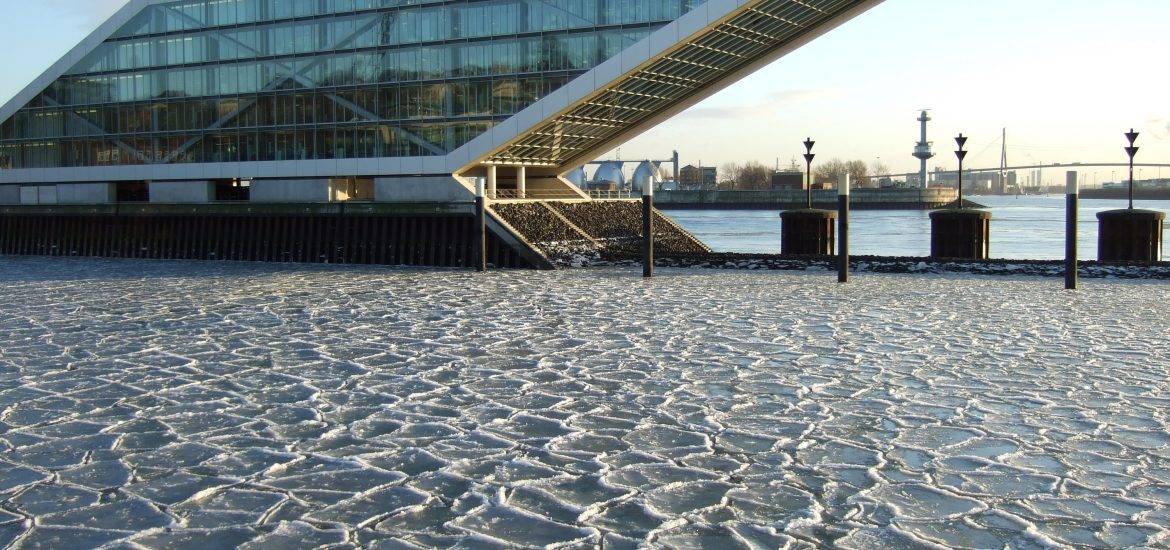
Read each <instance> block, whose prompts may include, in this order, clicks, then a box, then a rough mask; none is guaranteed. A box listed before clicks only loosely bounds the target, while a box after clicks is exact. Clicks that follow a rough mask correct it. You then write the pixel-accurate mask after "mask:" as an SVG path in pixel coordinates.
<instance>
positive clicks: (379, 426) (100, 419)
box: [0, 258, 1170, 548]
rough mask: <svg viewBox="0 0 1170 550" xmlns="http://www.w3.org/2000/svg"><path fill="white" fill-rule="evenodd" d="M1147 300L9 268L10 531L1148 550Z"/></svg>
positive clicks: (932, 287) (4, 519) (683, 276)
mask: <svg viewBox="0 0 1170 550" xmlns="http://www.w3.org/2000/svg"><path fill="white" fill-rule="evenodd" d="M1168 301H1170V286H1168V285H1165V284H1164V283H1150V282H1093V283H1091V284H1088V285H1086V288H1085V289H1084V290H1083V291H1081V292H1078V293H1075V294H1070V293H1066V292H1063V291H1061V290H1060V289H1059V283H1054V282H1053V281H1051V280H1042V279H1023V278H1014V279H1013V278H1008V279H1003V278H970V277H964V276H882V275H869V276H865V277H859V278H857V280H856V282H855V283H853V284H851V285H849V286H848V287H839V286H837V285H835V283H834V282H833V278H832V276H831V275H828V274H825V273H779V272H773V273H756V272H751V273H748V272H716V273H712V272H707V271H698V270H696V271H686V270H663V271H662V272H661V274H660V277H659V278H657V279H655V280H653V281H650V282H645V281H642V280H641V278H640V277H639V276H638V274H637V273H634V272H633V271H632V270H628V269H627V270H623V269H614V268H610V269H593V270H575V271H561V272H555V273H536V272H496V273H490V274H488V275H486V276H476V275H474V274H470V273H466V272H458V271H438V270H434V271H422V270H401V269H384V268H369V267H328V266H295V267H291V266H282V265H271V264H269V265H265V264H228V263H188V262H135V261H116V260H72V259H47V258H2V259H0V335H3V336H2V338H3V339H2V340H0V346H2V349H0V411H2V412H0V544H8V543H12V542H15V543H16V544H17V545H18V546H24V547H66V546H72V547H92V546H101V545H108V546H118V545H122V543H132V544H136V545H140V546H143V547H166V548H183V547H186V548H204V547H208V546H213V547H220V546H232V545H242V546H244V547H248V548H260V547H268V548H276V547H306V546H317V545H361V546H379V545H383V546H384V547H387V548H402V547H407V548H413V547H451V546H455V545H461V546H463V547H478V548H491V547H497V546H505V545H509V544H510V545H514V546H562V547H582V546H595V545H600V544H602V543H603V542H604V544H605V547H607V548H622V547H631V546H635V545H637V544H640V543H646V544H649V545H650V546H664V547H678V548H688V547H714V548H733V547H750V546H755V547H766V548H775V547H784V546H789V547H801V546H814V545H825V544H831V543H835V544H837V545H840V546H845V547H861V548H865V547H871V548H876V547H889V546H899V547H906V546H918V545H929V544H931V543H933V544H940V545H946V546H968V547H1004V546H1010V547H1018V548H1028V547H1045V546H1052V545H1057V546H1065V545H1068V546H1119V547H1120V546H1135V545H1149V546H1159V545H1166V544H1167V541H1168V539H1167V535H1168V528H1167V525H1170V431H1168V429H1167V423H1168V422H1170V382H1168V381H1167V380H1168V374H1170V345H1168V344H1170V334H1168V333H1167V330H1168V329H1167V327H1170V318H1168V317H1170V314H1168V313H1167V310H1166V306H1165V304H1167V303H1168ZM648 304H652V305H653V307H649V306H648Z"/></svg>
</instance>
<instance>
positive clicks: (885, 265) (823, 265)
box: [588, 253, 1170, 279]
mask: <svg viewBox="0 0 1170 550" xmlns="http://www.w3.org/2000/svg"><path fill="white" fill-rule="evenodd" d="M625 263H629V264H631V265H632V264H634V263H637V262H636V261H634V260H618V261H605V260H600V261H597V262H592V263H590V264H588V265H620V264H625ZM654 263H655V265H656V266H658V267H685V268H706V269H737V270H760V271H766V270H779V271H817V270H825V271H832V270H836V269H837V259H836V258H835V257H831V256H818V257H808V258H797V257H792V256H781V255H778V254H735V253H703V254H671V255H660V256H658V257H657V258H655V262H654ZM850 266H851V267H852V269H853V270H854V271H855V272H858V273H919V274H929V273H973V274H979V275H1023V276H1038V277H1063V276H1064V261H1063V260H941V259H935V258H921V257H894V256H854V257H852V258H850ZM1077 271H1078V273H1079V274H1080V276H1081V277H1083V278H1087V279H1170V262H1159V263H1156V264H1152V265H1145V264H1142V265H1137V264H1117V263H1102V262H1096V261H1085V262H1081V263H1080V265H1079V268H1078V270H1077Z"/></svg>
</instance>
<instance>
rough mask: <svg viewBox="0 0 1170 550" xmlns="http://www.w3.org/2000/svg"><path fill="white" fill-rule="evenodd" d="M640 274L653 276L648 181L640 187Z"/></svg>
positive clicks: (651, 195) (651, 198) (651, 193)
mask: <svg viewBox="0 0 1170 550" xmlns="http://www.w3.org/2000/svg"><path fill="white" fill-rule="evenodd" d="M642 276H643V277H645V278H647V279H649V278H650V277H653V276H654V188H653V186H652V184H651V183H650V182H649V181H647V182H646V185H645V186H643V187H642Z"/></svg>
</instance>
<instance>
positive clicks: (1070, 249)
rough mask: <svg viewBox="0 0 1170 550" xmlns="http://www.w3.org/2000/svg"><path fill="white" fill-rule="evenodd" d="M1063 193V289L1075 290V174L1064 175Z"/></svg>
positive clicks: (1076, 187)
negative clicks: (1064, 194) (1064, 202)
mask: <svg viewBox="0 0 1170 550" xmlns="http://www.w3.org/2000/svg"><path fill="white" fill-rule="evenodd" d="M1065 185H1066V189H1065V192H1066V193H1067V199H1066V205H1067V206H1066V210H1065V215H1064V288H1065V289H1067V290H1076V288H1077V202H1078V198H1079V197H1080V186H1079V185H1078V184H1077V173H1076V172H1068V173H1067V174H1065Z"/></svg>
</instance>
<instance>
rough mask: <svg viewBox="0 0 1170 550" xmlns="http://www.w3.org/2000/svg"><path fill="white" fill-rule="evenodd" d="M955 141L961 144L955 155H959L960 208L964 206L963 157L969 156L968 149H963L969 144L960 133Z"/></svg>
mask: <svg viewBox="0 0 1170 550" xmlns="http://www.w3.org/2000/svg"><path fill="white" fill-rule="evenodd" d="M955 143H957V144H959V150H958V151H955V156H956V157H959V208H963V159H965V158H967V151H965V150H963V146H964V145H966V144H967V138H965V137H963V134H962V133H960V134H959V137H957V138H955Z"/></svg>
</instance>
